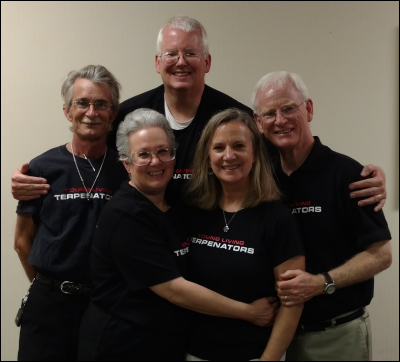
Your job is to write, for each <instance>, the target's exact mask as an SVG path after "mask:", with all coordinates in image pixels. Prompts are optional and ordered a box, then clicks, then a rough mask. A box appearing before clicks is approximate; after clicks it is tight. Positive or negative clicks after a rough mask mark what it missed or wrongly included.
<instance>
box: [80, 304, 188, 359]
mask: <svg viewBox="0 0 400 362" xmlns="http://www.w3.org/2000/svg"><path fill="white" fill-rule="evenodd" d="M185 339H186V336H185V335H184V334H183V333H182V334H178V335H175V333H170V334H168V331H165V333H164V334H161V333H158V331H151V330H148V329H146V328H143V327H140V326H137V325H134V324H131V323H128V322H126V321H123V320H121V319H118V318H115V317H113V316H111V315H109V314H108V313H107V312H105V311H103V310H102V309H100V308H98V307H97V306H95V305H94V304H93V303H91V304H90V305H89V308H88V309H87V311H86V313H85V316H84V317H83V319H82V324H81V331H80V345H79V353H78V360H79V361H184V360H185Z"/></svg>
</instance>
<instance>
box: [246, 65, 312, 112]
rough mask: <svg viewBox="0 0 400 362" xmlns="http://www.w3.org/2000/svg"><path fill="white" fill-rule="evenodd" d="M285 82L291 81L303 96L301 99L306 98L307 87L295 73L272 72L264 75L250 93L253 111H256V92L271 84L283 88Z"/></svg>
mask: <svg viewBox="0 0 400 362" xmlns="http://www.w3.org/2000/svg"><path fill="white" fill-rule="evenodd" d="M287 83H291V84H292V85H294V86H295V88H296V89H297V91H298V92H299V93H300V95H301V96H302V97H303V100H304V101H306V100H308V89H307V86H306V85H305V84H304V82H303V80H302V79H301V77H300V76H299V75H298V74H296V73H289V72H286V71H279V72H272V73H268V74H266V75H264V76H263V77H262V78H261V79H260V80H259V81H258V82H257V84H256V87H255V88H254V91H253V94H252V95H251V106H252V108H253V111H254V113H256V114H257V112H258V109H257V108H258V99H257V96H258V93H259V92H260V91H261V90H265V89H267V88H268V87H270V86H272V85H276V86H277V87H279V88H283V87H284V86H285V85H286V84H287Z"/></svg>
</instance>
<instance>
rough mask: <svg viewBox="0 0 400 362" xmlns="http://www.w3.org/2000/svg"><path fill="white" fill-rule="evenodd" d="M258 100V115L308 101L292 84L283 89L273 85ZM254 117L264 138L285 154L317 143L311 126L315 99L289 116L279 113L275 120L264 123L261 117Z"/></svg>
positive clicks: (287, 84)
mask: <svg viewBox="0 0 400 362" xmlns="http://www.w3.org/2000/svg"><path fill="white" fill-rule="evenodd" d="M257 100H258V109H257V114H260V115H262V114H266V113H267V112H271V111H272V112H276V111H277V110H281V109H283V108H284V107H287V106H293V105H299V104H301V103H302V102H303V101H304V99H303V97H302V95H301V94H300V93H299V92H298V91H297V89H296V88H295V87H294V86H293V85H292V84H291V83H286V84H285V85H284V86H283V88H278V87H277V88H274V86H271V87H268V88H266V89H265V90H260V91H259V92H258V94H257ZM254 118H255V119H256V121H257V125H258V127H259V129H260V131H261V132H262V133H263V134H264V136H265V137H266V138H267V139H268V140H269V141H271V143H272V144H273V145H275V146H276V147H277V148H278V149H279V150H281V151H282V150H285V149H286V150H288V149H294V148H296V147H301V146H302V145H308V143H309V142H311V143H312V142H313V137H312V134H311V130H310V126H309V123H310V122H311V121H312V119H313V103H312V100H311V99H309V100H307V101H306V102H305V103H303V104H301V105H300V106H299V107H298V109H297V110H296V111H295V112H293V113H292V114H290V115H287V116H285V117H284V116H282V115H281V114H280V113H278V114H277V115H276V118H275V119H274V120H273V121H267V120H264V119H263V118H262V117H259V116H258V115H255V116H254Z"/></svg>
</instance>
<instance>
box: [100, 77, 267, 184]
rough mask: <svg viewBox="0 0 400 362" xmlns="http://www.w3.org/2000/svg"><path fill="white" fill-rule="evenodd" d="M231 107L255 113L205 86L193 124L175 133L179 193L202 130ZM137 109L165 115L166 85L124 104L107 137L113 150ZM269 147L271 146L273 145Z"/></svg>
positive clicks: (189, 171)
mask: <svg viewBox="0 0 400 362" xmlns="http://www.w3.org/2000/svg"><path fill="white" fill-rule="evenodd" d="M231 107H235V108H238V109H241V110H243V111H245V112H247V113H248V114H249V115H251V116H253V111H252V110H251V109H250V108H249V107H247V106H245V105H244V104H242V103H240V102H238V101H236V100H235V99H233V98H231V97H229V96H228V95H226V94H224V93H222V92H219V91H218V90H216V89H213V88H211V87H209V86H207V85H206V86H205V88H204V91H203V94H202V97H201V101H200V104H199V108H198V109H197V113H196V116H195V117H194V119H193V121H192V123H191V124H190V125H189V126H188V127H187V128H185V129H183V130H173V132H174V135H175V139H176V141H177V143H178V149H177V152H176V164H175V170H174V176H173V178H172V184H173V185H175V186H173V187H175V188H176V189H177V190H182V188H183V186H184V185H185V184H186V183H185V180H189V179H190V178H191V176H192V162H193V157H194V153H195V150H196V146H197V143H198V142H199V139H200V135H201V132H202V131H203V128H204V127H205V125H206V124H207V122H208V121H209V120H210V118H211V117H212V116H213V115H214V114H215V113H218V112H219V111H222V110H224V109H227V108H231ZM138 108H150V109H153V110H155V111H157V112H159V113H161V114H163V115H165V109H164V86H163V85H161V86H159V87H157V88H155V89H152V90H150V91H147V92H145V93H142V94H139V95H138V96H135V97H132V98H129V99H127V100H126V101H124V102H122V103H121V105H120V109H119V113H118V116H117V118H116V119H115V121H114V122H113V129H112V131H111V132H110V133H109V134H108V138H107V144H108V145H109V146H110V147H112V148H114V149H116V145H115V137H116V134H117V130H118V125H119V124H120V123H121V121H123V119H124V118H125V116H126V115H127V114H128V113H130V112H133V111H134V110H136V109H138ZM267 145H268V147H271V145H270V144H267ZM269 151H270V152H271V151H272V148H269Z"/></svg>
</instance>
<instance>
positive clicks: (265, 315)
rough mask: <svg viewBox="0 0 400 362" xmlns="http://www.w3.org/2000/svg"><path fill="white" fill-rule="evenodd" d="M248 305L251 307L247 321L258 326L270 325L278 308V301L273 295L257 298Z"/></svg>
mask: <svg viewBox="0 0 400 362" xmlns="http://www.w3.org/2000/svg"><path fill="white" fill-rule="evenodd" d="M249 305H250V306H251V307H252V311H251V318H250V320H249V322H251V323H253V324H255V325H256V326H260V327H265V326H270V325H272V324H273V323H274V321H275V317H276V315H277V313H278V310H279V303H278V300H277V299H276V298H275V297H267V298H261V299H257V300H255V301H254V302H253V303H250V304H249Z"/></svg>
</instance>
